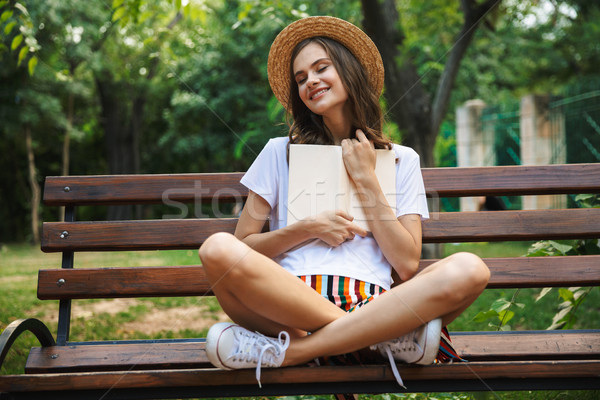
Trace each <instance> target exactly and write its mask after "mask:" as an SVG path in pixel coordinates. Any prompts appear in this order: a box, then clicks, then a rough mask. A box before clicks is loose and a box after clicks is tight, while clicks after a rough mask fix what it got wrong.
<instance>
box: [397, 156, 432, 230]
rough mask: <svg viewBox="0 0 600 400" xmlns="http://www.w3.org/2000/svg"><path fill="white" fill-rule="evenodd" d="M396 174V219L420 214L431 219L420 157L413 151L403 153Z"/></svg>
mask: <svg viewBox="0 0 600 400" xmlns="http://www.w3.org/2000/svg"><path fill="white" fill-rule="evenodd" d="M399 157H400V159H399V162H398V165H397V172H396V193H397V196H396V217H400V216H402V215H407V214H419V215H420V216H421V218H423V219H427V218H429V210H428V208H427V196H426V194H425V185H424V183H423V175H422V174H421V165H420V159H419V155H418V154H417V153H416V152H415V151H414V150H412V149H408V148H405V151H403V152H401V154H400V156H399Z"/></svg>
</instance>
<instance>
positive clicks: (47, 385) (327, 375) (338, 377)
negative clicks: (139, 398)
mask: <svg viewBox="0 0 600 400" xmlns="http://www.w3.org/2000/svg"><path fill="white" fill-rule="evenodd" d="M398 371H399V372H400V374H401V376H402V378H403V379H404V381H405V383H408V384H409V385H410V381H412V380H426V381H432V382H433V381H436V380H442V379H452V380H474V381H480V380H481V379H484V380H485V379H494V378H497V377H499V376H500V377H502V378H503V379H515V380H519V379H526V378H545V379H552V378H569V377H571V378H586V377H587V378H592V379H597V378H598V376H599V371H600V361H598V360H574V361H560V360H559V361H555V360H552V361H512V362H509V361H496V362H470V363H453V364H434V365H430V366H417V365H409V366H403V365H399V366H398ZM2 378H4V379H2ZM373 381H377V382H381V381H392V382H394V384H396V383H395V378H394V376H393V374H392V371H391V369H390V367H389V366H387V365H362V366H322V367H318V368H310V367H288V368H277V369H267V368H265V369H264V370H263V371H262V376H261V382H262V384H263V387H266V385H269V384H293V383H304V384H318V383H323V382H336V383H338V382H373ZM218 385H220V386H229V387H231V386H235V385H252V386H253V387H256V388H257V384H256V376H255V371H254V370H253V369H246V370H237V371H224V370H219V369H215V368H211V369H183V370H156V371H127V372H123V371H120V372H94V373H86V372H81V373H62V374H32V375H27V374H25V375H5V376H4V377H0V391H1V390H5V391H8V390H9V389H10V391H14V392H21V391H31V388H32V387H35V388H36V389H37V390H38V391H43V390H47V391H56V390H61V389H64V388H69V390H85V389H106V388H111V389H123V388H151V387H157V388H164V387H174V388H176V387H193V386H199V387H202V386H218ZM598 385H600V383H599V384H598ZM341 387H343V386H341ZM396 387H397V386H396Z"/></svg>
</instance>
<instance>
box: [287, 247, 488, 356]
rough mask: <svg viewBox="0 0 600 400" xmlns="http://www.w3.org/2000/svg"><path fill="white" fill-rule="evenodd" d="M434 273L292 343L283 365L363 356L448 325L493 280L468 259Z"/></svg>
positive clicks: (448, 262) (463, 256)
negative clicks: (425, 328) (430, 324)
mask: <svg viewBox="0 0 600 400" xmlns="http://www.w3.org/2000/svg"><path fill="white" fill-rule="evenodd" d="M431 267H432V268H431V270H430V271H427V272H426V273H425V271H423V273H421V274H419V275H417V276H415V277H414V278H412V279H411V280H409V281H407V282H404V283H402V284H401V285H399V286H397V287H395V288H393V289H392V290H390V291H389V292H386V293H384V294H383V295H381V296H379V297H378V298H376V299H374V300H373V301H371V302H370V303H368V304H366V305H365V306H364V307H362V308H360V309H358V310H356V311H355V312H352V313H349V314H346V315H344V316H343V317H341V318H338V319H336V320H335V321H333V322H331V323H330V324H328V325H327V326H325V327H323V329H320V330H319V331H317V332H315V333H314V334H312V335H310V336H307V337H304V338H300V339H297V340H292V342H291V344H290V347H289V348H288V350H287V352H286V358H285V361H284V364H283V365H296V364H301V363H304V362H307V361H309V360H311V359H313V358H315V357H318V356H323V355H334V354H341V353H347V352H351V351H355V350H359V349H361V348H364V347H367V346H369V345H372V344H375V343H379V342H383V341H385V340H390V339H393V338H396V337H399V336H402V335H404V334H406V333H408V332H410V331H412V330H413V329H415V328H417V327H418V326H420V325H422V324H423V323H425V322H427V321H431V320H432V319H435V318H438V317H442V319H443V322H444V323H447V322H448V321H450V320H452V319H453V318H455V317H456V315H457V313H458V312H459V311H462V310H464V309H465V308H466V307H467V306H468V305H469V304H470V303H471V302H472V301H473V300H474V299H475V298H476V297H477V295H478V294H479V293H481V291H483V289H484V288H485V286H486V284H487V281H488V279H489V270H488V269H487V267H486V266H485V264H484V263H483V262H482V261H481V259H479V258H478V257H477V256H475V255H472V254H469V253H459V254H456V255H453V256H451V257H448V258H446V259H444V260H441V261H439V262H438V263H436V264H434V265H432V266H431Z"/></svg>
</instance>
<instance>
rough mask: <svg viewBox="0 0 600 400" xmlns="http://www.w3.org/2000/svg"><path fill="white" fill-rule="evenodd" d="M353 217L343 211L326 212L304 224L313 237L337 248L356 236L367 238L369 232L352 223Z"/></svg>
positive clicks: (307, 220)
mask: <svg viewBox="0 0 600 400" xmlns="http://www.w3.org/2000/svg"><path fill="white" fill-rule="evenodd" d="M352 220H353V217H352V216H350V215H349V214H348V213H346V212H345V211H342V210H337V211H324V212H322V213H320V214H318V215H317V216H315V217H312V218H308V219H306V220H304V221H303V222H305V223H306V225H307V226H308V228H307V229H309V230H310V234H311V236H314V237H316V238H317V239H321V240H322V241H324V242H325V243H327V244H328V245H330V246H332V247H337V246H339V245H340V244H342V243H344V242H345V241H346V240H352V239H354V236H355V235H359V236H362V237H365V236H366V235H367V231H366V230H364V229H363V228H361V227H360V226H358V225H356V224H355V223H353V222H352Z"/></svg>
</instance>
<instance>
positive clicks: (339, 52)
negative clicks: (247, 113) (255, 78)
mask: <svg viewBox="0 0 600 400" xmlns="http://www.w3.org/2000/svg"><path fill="white" fill-rule="evenodd" d="M310 43H317V44H319V45H321V46H323V48H324V49H325V52H327V55H328V56H329V57H330V58H331V62H332V63H333V66H334V67H335V69H336V70H337V71H338V74H339V76H340V79H341V81H342V84H343V85H344V88H345V89H346V92H347V93H348V101H349V102H350V109H351V110H352V121H351V123H352V131H351V132H352V134H351V137H355V132H356V130H357V129H361V130H362V131H363V132H364V133H365V136H366V137H367V139H369V140H370V141H372V142H373V144H374V146H375V148H376V149H384V148H386V149H390V148H391V141H390V140H389V139H387V138H385V137H384V136H383V132H382V127H383V112H382V111H381V106H380V105H379V96H378V94H377V93H375V90H373V88H372V87H371V85H369V84H368V79H367V73H366V72H365V69H364V68H363V66H362V65H361V64H360V62H358V60H357V59H356V58H355V57H354V55H353V54H352V53H351V52H350V51H349V50H348V49H347V48H346V47H345V46H344V45H342V44H341V43H339V42H337V41H335V40H333V39H329V38H326V37H313V38H309V39H305V40H303V41H302V42H300V43H299V44H298V45H297V46H296V47H295V48H294V50H293V52H292V57H291V60H292V61H291V63H290V98H289V102H288V104H290V105H291V107H290V108H291V111H288V114H287V117H288V124H289V125H290V130H289V137H290V143H295V144H334V140H333V136H332V134H331V132H329V130H328V129H327V127H326V126H325V123H324V122H323V117H322V116H320V115H318V114H315V113H313V112H312V111H310V109H309V108H308V107H306V105H305V104H304V103H303V102H302V100H301V99H300V94H299V92H298V85H297V84H296V80H295V78H294V70H293V63H294V60H295V59H296V57H297V56H298V53H300V51H301V50H302V49H303V48H305V47H306V46H307V45H308V44H310ZM290 117H291V118H290ZM290 120H292V121H293V122H292V123H290Z"/></svg>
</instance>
